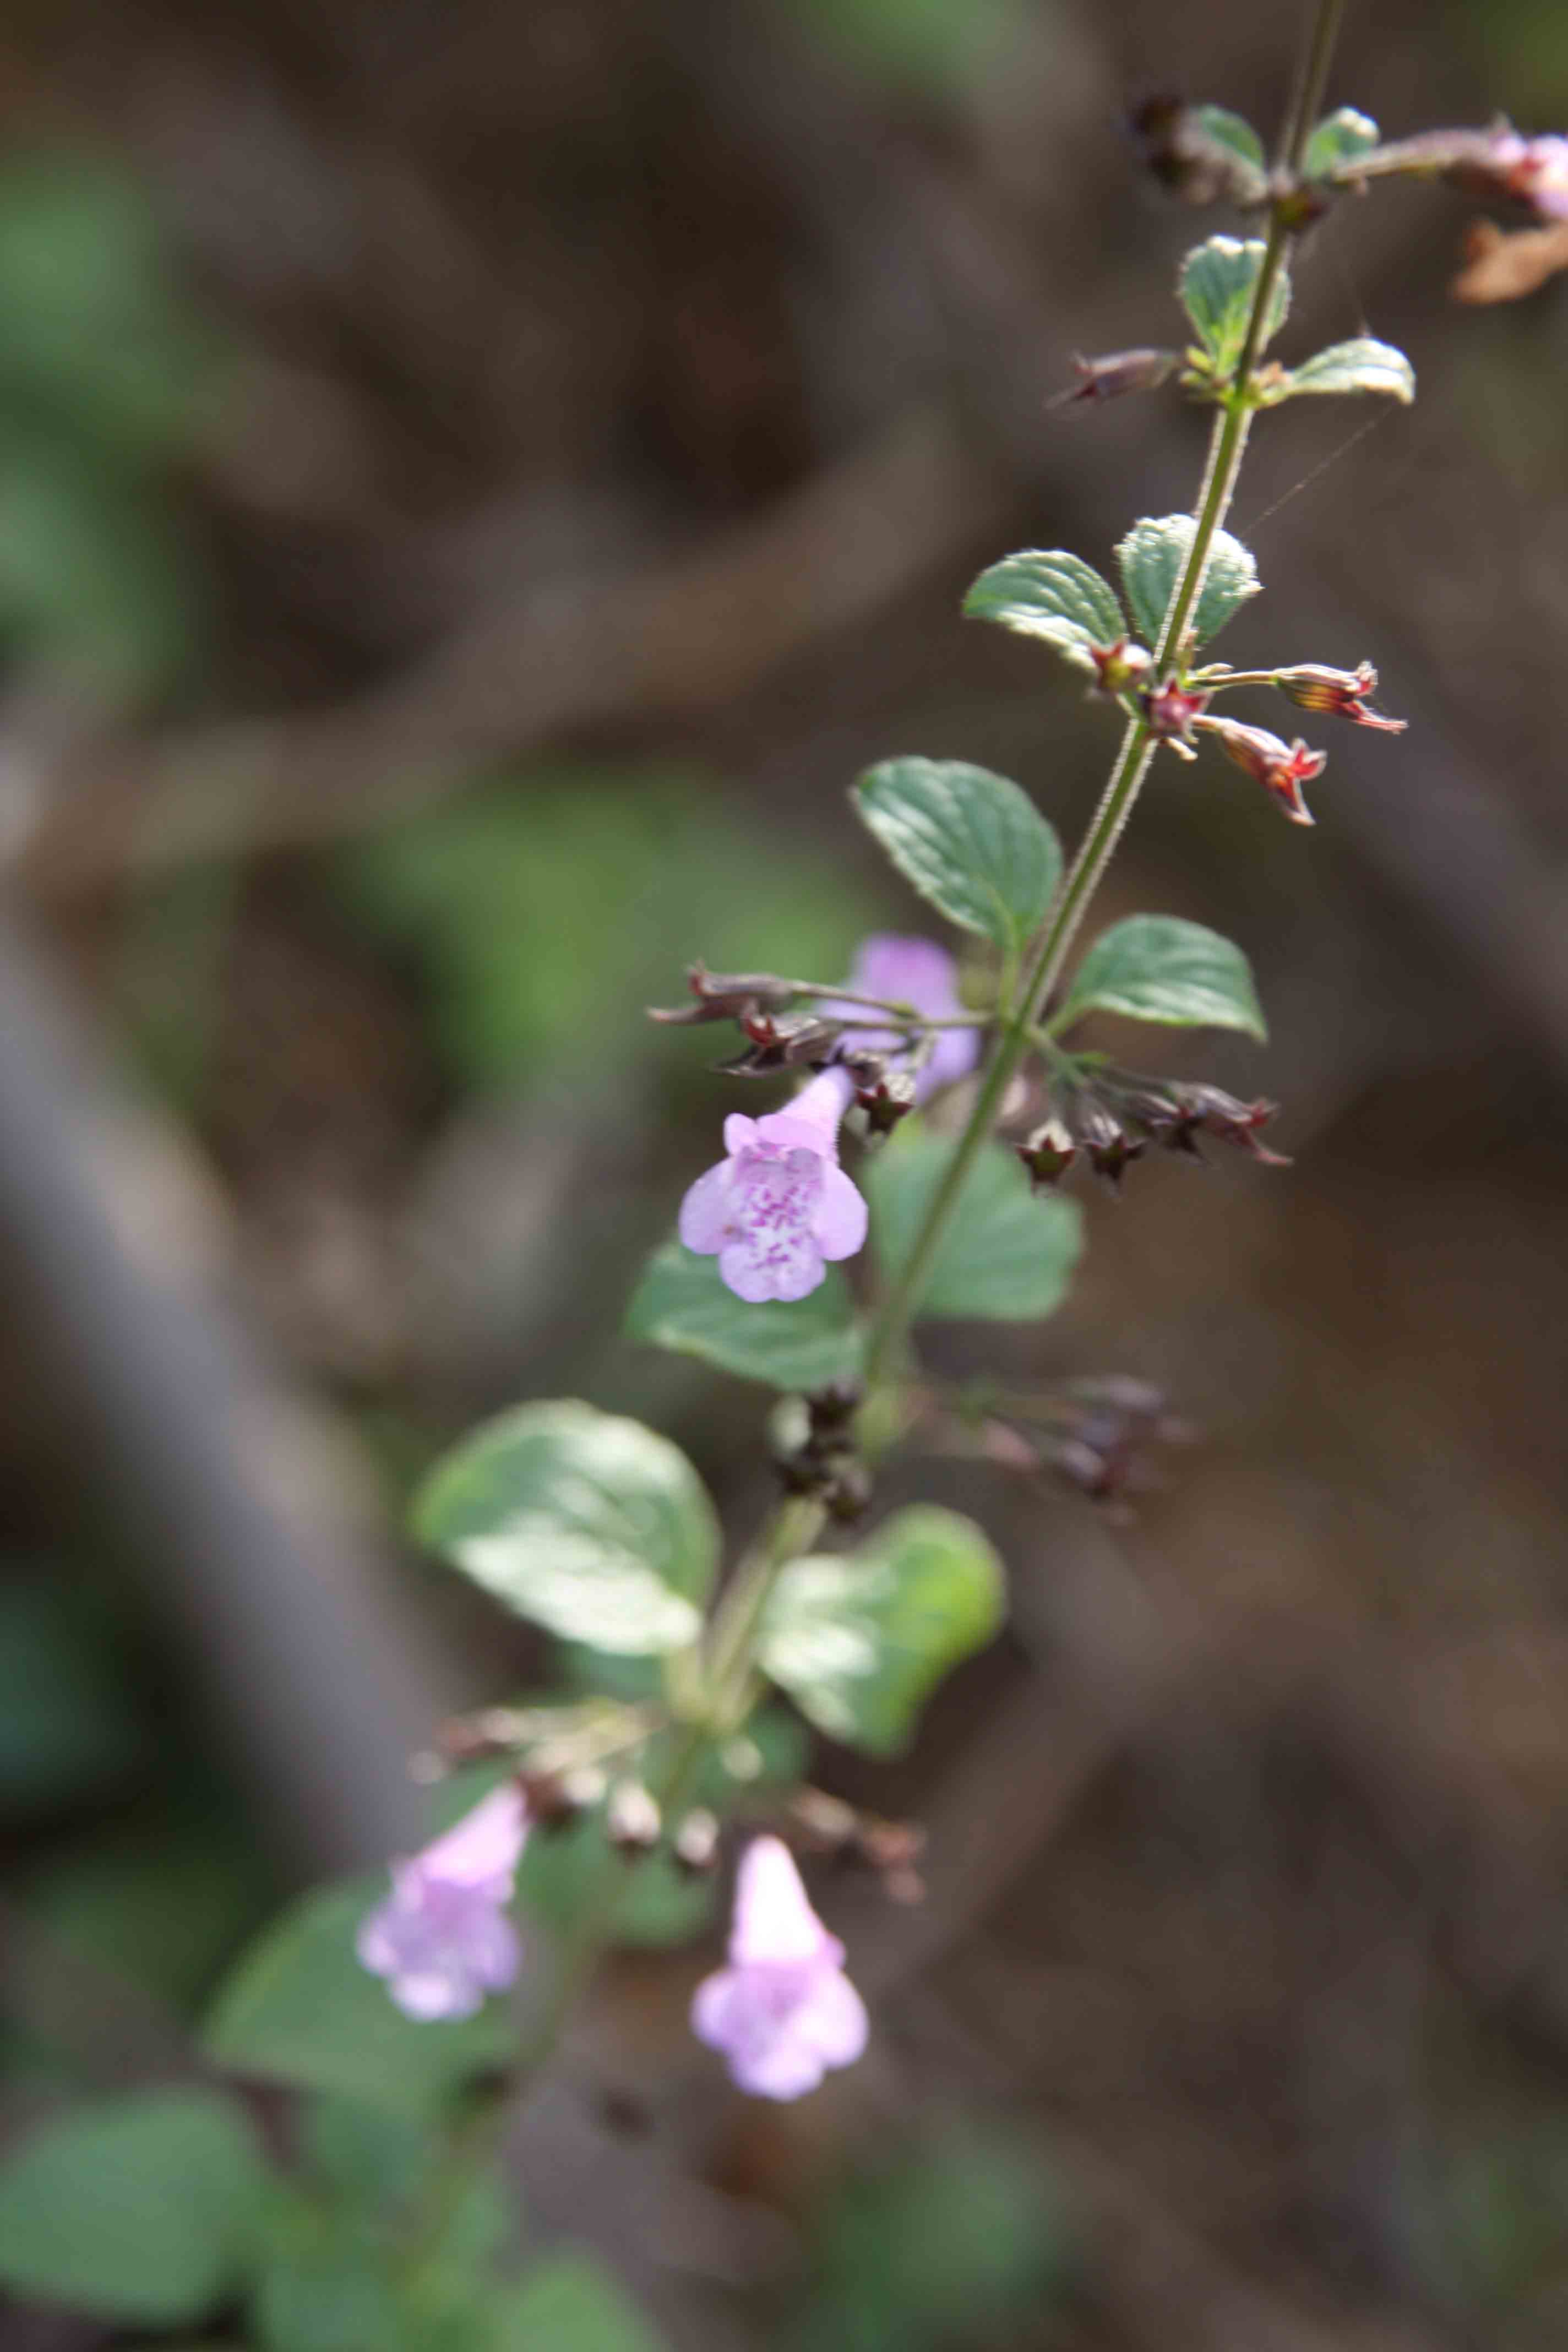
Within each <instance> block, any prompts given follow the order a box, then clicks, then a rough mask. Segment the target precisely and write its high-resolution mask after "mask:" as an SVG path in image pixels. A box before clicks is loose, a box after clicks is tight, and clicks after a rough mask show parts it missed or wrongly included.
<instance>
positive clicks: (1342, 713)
mask: <svg viewBox="0 0 1568 2352" xmlns="http://www.w3.org/2000/svg"><path fill="white" fill-rule="evenodd" d="M1273 682H1274V684H1275V685H1276V686H1277V687H1278V688H1279V691H1280V693H1281V694H1283V695H1284V696H1285V697H1286V698H1288V699H1289V701H1291V702H1293V703H1295V705H1296V706H1297V708H1298V709H1300V710H1326V711H1331V712H1332V714H1333V715H1334V717H1335V718H1338V719H1351V720H1352V722H1353V723H1354V724H1355V725H1356V726H1357V727H1377V728H1381V729H1382V730H1383V731H1384V734H1387V735H1403V734H1404V732H1405V727H1406V726H1407V724H1408V723H1409V722H1408V721H1407V720H1405V719H1388V718H1385V717H1384V713H1383V712H1382V711H1381V710H1373V709H1372V707H1371V702H1370V699H1369V698H1370V697H1371V696H1373V695H1374V694H1375V693H1376V692H1377V672H1376V670H1374V669H1373V666H1372V664H1371V663H1370V662H1367V661H1363V662H1358V663H1357V665H1356V667H1355V668H1354V669H1329V668H1327V667H1324V665H1323V664H1322V663H1321V662H1297V663H1295V664H1294V665H1293V666H1292V667H1290V668H1289V669H1277V670H1276V671H1275V672H1274V674H1273Z"/></svg>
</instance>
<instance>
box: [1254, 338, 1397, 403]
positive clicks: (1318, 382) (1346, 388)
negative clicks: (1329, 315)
mask: <svg viewBox="0 0 1568 2352" xmlns="http://www.w3.org/2000/svg"><path fill="white" fill-rule="evenodd" d="M1300 392H1378V393H1383V394H1386V396H1387V397H1388V398H1389V399H1390V400H1397V401H1400V402H1402V403H1403V404H1404V405H1405V407H1408V406H1409V404H1410V403H1411V402H1412V401H1413V400H1414V399H1415V369H1414V368H1413V367H1412V366H1411V364H1410V362H1409V361H1408V360H1407V359H1406V358H1405V353H1404V352H1402V351H1399V350H1396V348H1395V347H1394V344H1393V343H1380V342H1376V341H1373V338H1372V336H1370V335H1357V336H1356V337H1355V338H1354V340H1353V341H1351V342H1348V343H1331V344H1330V345H1329V348H1328V350H1327V351H1323V352H1314V353H1313V355H1312V357H1311V358H1310V360H1305V361H1303V362H1302V364H1301V365H1300V367H1299V368H1292V369H1291V371H1290V373H1289V375H1288V376H1287V378H1286V380H1285V388H1284V390H1283V392H1281V393H1280V394H1279V398H1280V399H1282V400H1293V399H1294V398H1295V396H1296V394H1298V393H1300Z"/></svg>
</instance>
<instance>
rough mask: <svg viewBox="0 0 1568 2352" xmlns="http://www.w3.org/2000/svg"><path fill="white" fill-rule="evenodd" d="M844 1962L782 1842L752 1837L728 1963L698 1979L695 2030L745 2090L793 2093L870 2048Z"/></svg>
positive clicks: (777, 2095) (861, 2006) (763, 2095)
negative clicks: (811, 1903)
mask: <svg viewBox="0 0 1568 2352" xmlns="http://www.w3.org/2000/svg"><path fill="white" fill-rule="evenodd" d="M843 1962H844V1947H843V1945H842V1944H841V1943H840V1942H839V1941H838V1938H837V1936H830V1935H829V1934H828V1932H827V1930H826V1927H824V1926H823V1924H822V1922H821V1920H820V1919H819V1918H818V1917H817V1916H816V1912H815V1911H814V1910H813V1909H812V1907H811V1905H810V1904H809V1902H808V1901H807V1900H806V1894H805V1887H804V1886H803V1885H801V1883H800V1873H799V1872H798V1871H797V1870H796V1868H795V1857H794V1856H793V1854H792V1853H790V1850H789V1848H788V1846H786V1845H785V1844H784V1842H783V1840H782V1839H780V1838H776V1837H760V1838H754V1839H753V1840H752V1843H751V1844H750V1845H749V1846H748V1847H747V1848H746V1851H745V1853H744V1854H743V1855H742V1859H741V1868H740V1874H739V1876H738V1878H737V1880H736V1884H735V1908H734V1914H733V1916H732V1919H731V1927H730V1965H729V1967H728V1968H726V1969H720V1970H719V1971H718V1973H717V1974H716V1975H714V1976H710V1977H705V1978H704V1979H703V1980H702V1982H701V1983H700V1985H699V1986H698V1988H697V1991H696V1994H695V1995H694V1997H693V2000H692V2003H691V2031H692V2032H693V2033H695V2035H696V2036H697V2039H698V2040H699V2042H706V2043H707V2045H708V2047H709V2049H710V2050H717V2051H720V2052H721V2053H722V2054H723V2056H724V2058H725V2060H726V2061H727V2062H728V2064H729V2068H730V2074H731V2080H732V2081H733V2082H735V2083H736V2084H739V2086H740V2088H741V2089H742V2091H749V2092H750V2093H751V2094H752V2096H753V2097H754V2098H759V2099H798V2098H800V2097H801V2096H802V2095H804V2094H805V2092H807V2091H815V2090H816V2086H817V2084H819V2083H820V2082H821V2080H822V2078H823V2075H824V2074H826V2072H827V2071H828V2069H829V2068H830V2067H834V2066H849V2065H852V2064H853V2063H854V2062H855V2060H856V2059H857V2058H858V2057H859V2055H860V2053H861V2052H862V2051H863V2050H864V2049H865V2047H866V2037H867V2032H868V2025H867V2019H866V2006H865V2003H864V2002H863V2001H862V2000H861V1999H860V1996H859V1994H858V1992H857V1991H856V1990H855V1988H854V1986H853V1985H852V1984H851V1983H850V1982H849V1979H847V1977H846V1976H845V1974H844V1968H843Z"/></svg>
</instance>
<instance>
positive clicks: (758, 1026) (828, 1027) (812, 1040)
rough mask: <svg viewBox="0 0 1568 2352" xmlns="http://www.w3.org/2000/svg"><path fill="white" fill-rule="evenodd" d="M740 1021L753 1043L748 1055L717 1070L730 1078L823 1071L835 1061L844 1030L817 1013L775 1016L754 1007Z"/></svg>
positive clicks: (742, 1014)
mask: <svg viewBox="0 0 1568 2352" xmlns="http://www.w3.org/2000/svg"><path fill="white" fill-rule="evenodd" d="M737 1018H738V1019H739V1021H740V1024H741V1027H742V1029H743V1030H744V1032H745V1034H746V1036H747V1037H748V1039H749V1040H750V1043H749V1045H747V1047H746V1050H745V1051H744V1053H742V1054H737V1055H734V1056H733V1057H732V1059H731V1060H730V1061H728V1062H720V1063H719V1064H717V1067H718V1068H719V1069H721V1070H722V1071H723V1073H724V1074H725V1076H727V1077H742V1078H765V1077H771V1076H773V1073H774V1072H775V1071H776V1070H797V1069H804V1068H811V1069H821V1068H822V1067H823V1066H824V1065H825V1064H826V1063H827V1062H829V1061H831V1060H832V1058H833V1053H834V1049H835V1047H836V1046H837V1043H838V1039H839V1035H840V1030H839V1025H838V1024H837V1021H824V1020H823V1019H822V1018H821V1017H820V1015H818V1014H817V1013H767V1012H764V1011H763V1010H762V1008H761V1007H760V1006H757V1005H754V1004H753V1005H750V1006H748V1007H747V1008H746V1010H745V1011H744V1012H742V1013H740V1014H739V1015H738V1016H737Z"/></svg>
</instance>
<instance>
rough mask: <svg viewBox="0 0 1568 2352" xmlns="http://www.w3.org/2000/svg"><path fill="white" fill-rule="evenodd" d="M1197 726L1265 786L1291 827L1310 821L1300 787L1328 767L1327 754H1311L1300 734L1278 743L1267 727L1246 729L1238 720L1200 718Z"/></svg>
mask: <svg viewBox="0 0 1568 2352" xmlns="http://www.w3.org/2000/svg"><path fill="white" fill-rule="evenodd" d="M1197 724H1198V725H1199V726H1200V727H1201V728H1202V729H1203V730H1204V731H1205V734H1209V735H1213V736H1215V738H1216V740H1218V743H1219V747H1220V749H1221V751H1224V752H1226V753H1227V754H1228V756H1229V757H1230V758H1231V759H1233V760H1234V761H1236V764H1237V767H1238V768H1245V769H1246V771H1247V774H1248V775H1249V776H1256V777H1257V779H1258V782H1259V783H1260V784H1265V785H1267V786H1268V790H1269V791H1270V792H1271V793H1273V795H1274V797H1275V799H1276V800H1277V801H1278V802H1279V805H1280V807H1281V808H1282V809H1283V810H1284V812H1285V814H1286V815H1287V816H1288V817H1289V820H1290V822H1291V824H1311V823H1312V822H1313V818H1312V812H1311V810H1310V808H1309V807H1308V806H1307V803H1306V800H1305V798H1304V797H1303V794H1302V792H1301V786H1302V785H1303V784H1304V783H1306V784H1310V782H1311V781H1312V779H1313V777H1314V776H1321V774H1322V772H1323V770H1324V769H1325V768H1326V767H1327V766H1328V764H1329V755H1328V753H1327V752H1326V751H1309V750H1308V748H1307V746H1306V744H1305V743H1303V742H1302V740H1301V739H1300V736H1299V735H1298V736H1297V738H1296V740H1295V741H1294V742H1293V743H1284V742H1281V740H1280V739H1279V736H1278V735H1271V734H1270V733H1269V731H1268V728H1267V727H1247V726H1244V725H1243V723H1242V721H1241V720H1240V719H1199V720H1198V721H1197Z"/></svg>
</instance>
